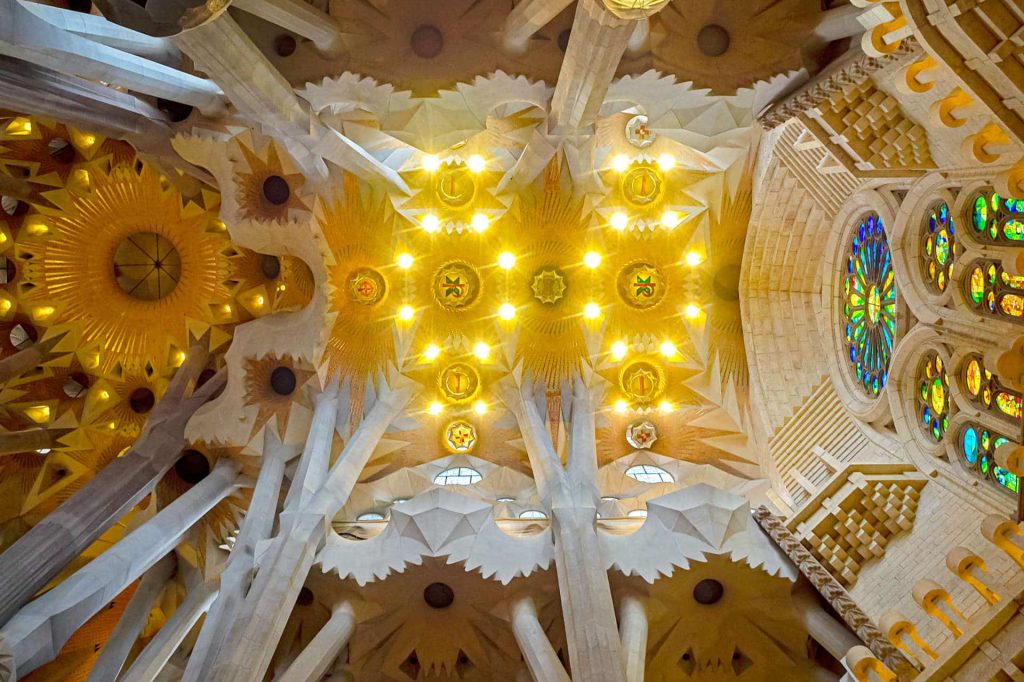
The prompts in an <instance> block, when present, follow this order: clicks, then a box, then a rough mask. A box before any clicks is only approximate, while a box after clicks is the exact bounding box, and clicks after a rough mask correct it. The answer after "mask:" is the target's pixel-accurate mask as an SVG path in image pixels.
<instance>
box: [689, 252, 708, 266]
mask: <svg viewBox="0 0 1024 682" xmlns="http://www.w3.org/2000/svg"><path fill="white" fill-rule="evenodd" d="M703 262H704V256H702V255H701V253H700V251H690V252H689V253H687V254H686V264H687V265H689V266H690V267H691V268H692V267H696V266H698V265H700V264H701V263H703Z"/></svg>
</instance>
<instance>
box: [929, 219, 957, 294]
mask: <svg viewBox="0 0 1024 682" xmlns="http://www.w3.org/2000/svg"><path fill="white" fill-rule="evenodd" d="M922 248H923V252H922V254H921V256H922V258H923V261H922V265H923V267H924V278H925V280H926V281H927V282H928V286H929V287H930V288H931V289H932V291H935V292H938V293H942V292H943V291H945V290H946V287H947V286H948V285H949V283H950V281H951V280H952V278H953V261H955V260H956V254H957V243H956V226H955V225H954V224H953V216H952V215H950V213H949V206H947V205H946V202H945V201H941V202H939V203H938V204H936V205H935V207H934V208H933V209H932V211H931V213H930V214H929V215H928V220H927V221H926V222H925V226H924V245H923V247H922Z"/></svg>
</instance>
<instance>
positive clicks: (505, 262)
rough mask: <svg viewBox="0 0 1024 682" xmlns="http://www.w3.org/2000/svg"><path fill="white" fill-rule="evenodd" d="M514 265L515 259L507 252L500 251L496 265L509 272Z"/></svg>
mask: <svg viewBox="0 0 1024 682" xmlns="http://www.w3.org/2000/svg"><path fill="white" fill-rule="evenodd" d="M515 264H516V257H515V256H513V255H512V254H511V253H509V252H508V251H502V252H501V253H500V254H499V255H498V265H500V266H501V267H503V268H504V269H506V270H511V269H512V266H513V265H515Z"/></svg>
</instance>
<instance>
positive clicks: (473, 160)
mask: <svg viewBox="0 0 1024 682" xmlns="http://www.w3.org/2000/svg"><path fill="white" fill-rule="evenodd" d="M466 165H467V166H469V170H471V171H473V172H474V173H479V172H480V171H482V170H483V169H485V168H487V160H486V159H484V157H482V156H480V155H479V154H473V155H472V156H470V157H469V159H468V160H467V161H466Z"/></svg>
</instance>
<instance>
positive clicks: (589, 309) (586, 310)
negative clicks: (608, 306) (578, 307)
mask: <svg viewBox="0 0 1024 682" xmlns="http://www.w3.org/2000/svg"><path fill="white" fill-rule="evenodd" d="M583 317H585V318H587V319H588V320H596V319H597V318H599V317H601V306H599V305H598V304H596V303H593V302H591V303H588V304H586V305H585V306H583Z"/></svg>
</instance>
